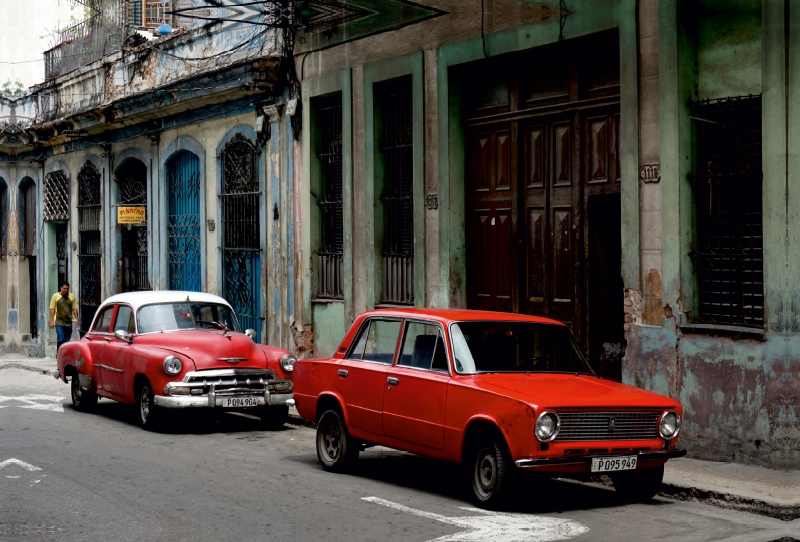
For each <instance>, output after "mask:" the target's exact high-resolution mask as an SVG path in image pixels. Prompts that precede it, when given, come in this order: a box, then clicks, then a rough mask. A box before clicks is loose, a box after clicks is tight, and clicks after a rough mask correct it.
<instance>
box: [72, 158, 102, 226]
mask: <svg viewBox="0 0 800 542" xmlns="http://www.w3.org/2000/svg"><path fill="white" fill-rule="evenodd" d="M101 210H102V203H101V200H100V172H99V171H97V168H96V167H95V166H94V164H92V163H91V162H87V163H86V164H85V165H84V166H83V167H82V168H81V170H80V172H79V173H78V230H79V231H95V230H99V229H100V212H101Z"/></svg>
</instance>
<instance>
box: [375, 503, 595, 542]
mask: <svg viewBox="0 0 800 542" xmlns="http://www.w3.org/2000/svg"><path fill="white" fill-rule="evenodd" d="M362 500H364V501H367V502H371V503H375V504H380V505H382V506H387V507H389V508H393V509H395V510H400V511H401V512H407V513H409V514H414V515H415V516H420V517H423V518H428V519H435V520H437V521H441V522H443V523H449V524H450V525H457V526H459V527H463V528H464V529H467V530H466V531H463V532H460V533H457V534H453V535H447V536H442V537H439V538H436V539H434V540H431V541H429V542H551V541H555V540H567V539H570V538H574V537H576V536H578V535H582V534H584V533H588V532H589V528H588V527H586V526H585V525H582V524H580V523H578V522H577V521H572V520H569V519H559V518H551V517H547V516H535V515H528V514H510V513H506V512H489V511H487V510H480V509H478V508H465V507H459V508H461V510H466V511H468V512H477V513H480V514H482V515H479V516H463V517H455V518H452V517H447V516H442V515H439V514H434V513H431V512H425V511H423V510H416V509H414V508H409V507H408V506H403V505H402V504H397V503H394V502H391V501H387V500H384V499H379V498H378V497H364V498H363V499H362Z"/></svg>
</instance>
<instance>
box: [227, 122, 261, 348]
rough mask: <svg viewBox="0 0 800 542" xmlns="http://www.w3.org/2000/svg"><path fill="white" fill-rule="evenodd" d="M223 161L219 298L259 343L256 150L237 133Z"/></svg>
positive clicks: (259, 281) (259, 271)
mask: <svg viewBox="0 0 800 542" xmlns="http://www.w3.org/2000/svg"><path fill="white" fill-rule="evenodd" d="M220 158H221V161H222V176H223V177H222V193H221V194H220V200H221V201H220V204H221V208H222V220H221V224H220V226H221V228H222V247H221V251H222V297H224V298H225V299H227V300H228V302H229V303H230V304H231V305H232V306H233V309H234V310H235V311H236V314H237V316H238V318H239V324H240V325H241V326H242V328H243V329H248V328H249V329H255V330H256V332H257V333H258V337H257V338H256V340H257V341H260V340H261V332H262V327H263V322H264V316H263V314H262V312H261V205H260V204H261V192H260V191H259V186H258V174H257V172H258V167H257V162H256V161H257V159H258V151H257V149H256V147H255V146H254V145H253V144H252V143H251V142H250V141H248V140H247V138H245V137H243V136H242V135H240V134H237V135H235V136H234V137H233V139H232V140H231V141H230V142H229V143H228V144H227V145H226V146H225V148H224V149H223V150H222V153H221V155H220Z"/></svg>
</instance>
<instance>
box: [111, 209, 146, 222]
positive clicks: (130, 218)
mask: <svg viewBox="0 0 800 542" xmlns="http://www.w3.org/2000/svg"><path fill="white" fill-rule="evenodd" d="M146 210H147V208H146V207H117V224H144V222H145V220H146V218H147V216H146Z"/></svg>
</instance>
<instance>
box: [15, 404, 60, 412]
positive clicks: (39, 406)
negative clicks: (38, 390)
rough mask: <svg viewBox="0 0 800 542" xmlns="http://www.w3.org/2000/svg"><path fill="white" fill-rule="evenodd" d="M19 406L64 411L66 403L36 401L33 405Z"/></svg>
mask: <svg viewBox="0 0 800 542" xmlns="http://www.w3.org/2000/svg"><path fill="white" fill-rule="evenodd" d="M19 408H30V409H31V410H50V411H52V412H64V405H62V404H61V403H55V404H47V405H45V404H41V403H34V404H32V405H26V406H21V407H19Z"/></svg>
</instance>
